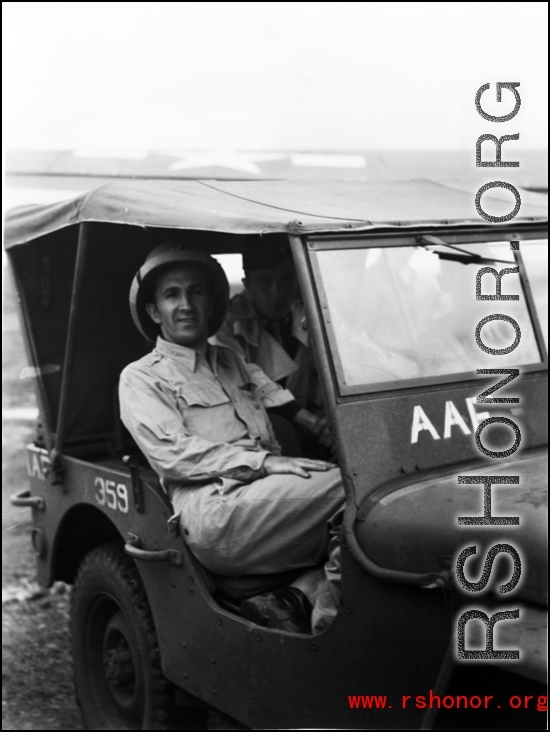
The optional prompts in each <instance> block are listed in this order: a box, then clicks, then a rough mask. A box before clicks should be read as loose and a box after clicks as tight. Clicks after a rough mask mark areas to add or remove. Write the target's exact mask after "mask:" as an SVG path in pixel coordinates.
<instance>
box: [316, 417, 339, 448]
mask: <svg viewBox="0 0 550 732" xmlns="http://www.w3.org/2000/svg"><path fill="white" fill-rule="evenodd" d="M313 434H314V435H315V437H316V439H317V442H318V443H319V444H320V445H322V446H323V447H326V448H327V449H328V450H331V451H332V450H333V449H334V438H333V437H332V432H331V431H330V428H329V426H328V420H327V418H326V417H317V422H316V424H315V427H314V429H313Z"/></svg>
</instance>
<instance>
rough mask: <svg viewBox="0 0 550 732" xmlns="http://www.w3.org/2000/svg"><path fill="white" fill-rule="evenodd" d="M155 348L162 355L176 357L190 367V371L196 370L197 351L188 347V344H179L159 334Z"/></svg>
mask: <svg viewBox="0 0 550 732" xmlns="http://www.w3.org/2000/svg"><path fill="white" fill-rule="evenodd" d="M155 350H156V351H158V353H160V354H161V356H168V357H169V358H174V359H176V360H177V361H179V362H180V363H182V364H183V365H184V366H185V367H186V368H188V369H189V371H193V372H194V371H195V366H196V363H197V351H195V350H193V349H192V348H187V346H178V344H177V343H171V342H170V341H165V340H164V338H161V337H160V336H158V338H157V342H156V345H155Z"/></svg>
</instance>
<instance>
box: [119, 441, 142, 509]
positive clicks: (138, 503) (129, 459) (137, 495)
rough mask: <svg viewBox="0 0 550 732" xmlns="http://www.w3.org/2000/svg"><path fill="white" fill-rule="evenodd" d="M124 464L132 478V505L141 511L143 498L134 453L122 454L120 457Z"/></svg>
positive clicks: (137, 463) (136, 459)
mask: <svg viewBox="0 0 550 732" xmlns="http://www.w3.org/2000/svg"><path fill="white" fill-rule="evenodd" d="M122 462H123V463H124V465H127V466H128V467H129V468H130V476H131V478H132V493H133V497H134V506H135V508H136V511H139V513H143V512H144V510H145V505H144V500H143V486H142V484H141V477H140V474H139V461H138V458H137V457H136V456H135V455H124V457H123V458H122Z"/></svg>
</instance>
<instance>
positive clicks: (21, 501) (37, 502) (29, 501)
mask: <svg viewBox="0 0 550 732" xmlns="http://www.w3.org/2000/svg"><path fill="white" fill-rule="evenodd" d="M10 503H11V505H12V506H21V507H24V508H36V509H37V510H38V511H45V510H46V501H45V500H44V499H43V498H40V496H32V495H31V492H30V490H29V489H28V488H25V489H24V490H22V491H19V492H18V493H14V494H13V495H12V496H10Z"/></svg>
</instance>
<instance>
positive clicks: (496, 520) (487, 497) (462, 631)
mask: <svg viewBox="0 0 550 732" xmlns="http://www.w3.org/2000/svg"><path fill="white" fill-rule="evenodd" d="M518 86H519V82H508V83H502V82H499V83H498V84H497V90H496V91H497V101H498V102H500V101H501V94H502V89H503V88H505V89H509V90H510V91H511V92H513V94H514V97H515V106H514V109H513V110H512V111H511V112H509V113H508V114H506V115H502V116H500V117H494V116H491V115H488V114H486V113H485V112H484V111H483V109H482V108H481V96H482V94H483V92H484V91H486V90H487V89H489V84H484V85H483V86H482V87H480V89H478V92H477V95H476V100H475V103H476V108H477V110H478V112H479V114H480V115H481V116H482V117H483V118H484V119H486V120H488V121H490V122H497V123H498V122H505V121H507V120H510V119H513V118H514V117H515V116H516V114H517V113H518V112H519V109H520V106H521V99H520V96H519V92H518V90H517V87H518ZM518 139H519V133H517V134H513V135H505V136H503V137H501V138H500V139H497V138H496V137H495V136H494V135H491V134H485V135H482V136H481V137H479V138H478V141H477V143H476V165H477V166H478V167H519V163H518V162H515V161H514V162H503V161H502V157H501V156H502V151H501V147H502V144H503V142H505V141H507V140H518ZM485 140H491V141H492V142H494V143H495V144H496V146H497V148H496V162H495V163H484V162H482V161H481V145H482V143H483V142H484V141H485ZM491 188H506V189H508V190H509V191H511V192H512V193H513V195H514V198H515V206H514V209H513V210H512V211H511V212H510V213H509V214H507V215H506V216H498V217H497V216H489V215H488V214H487V213H486V212H485V211H484V210H483V208H482V207H481V196H482V195H483V193H484V192H485V191H486V190H489V189H491ZM475 206H476V209H477V212H478V213H479V215H480V216H481V217H482V218H483V219H485V220H486V221H490V222H492V223H500V222H504V221H509V220H510V219H513V218H514V217H515V216H516V215H517V214H518V212H519V209H520V206H521V198H520V196H519V193H518V191H517V190H516V189H515V188H514V186H512V185H510V184H509V183H505V182H502V181H493V182H491V183H487V184H485V185H483V186H482V187H481V188H480V189H479V191H478V192H477V195H476V199H475ZM510 249H511V250H512V251H514V250H518V249H519V241H512V242H511V243H510ZM515 273H519V267H508V268H505V269H501V270H500V272H499V271H497V270H496V269H494V268H493V267H483V268H482V269H480V270H479V271H478V272H477V275H476V283H475V289H476V300H491V301H495V302H499V301H502V300H519V299H520V295H519V293H514V294H512V295H503V294H502V279H503V277H505V276H506V275H508V274H515ZM487 276H489V277H491V276H492V277H494V286H495V292H494V294H490V295H482V294H481V280H482V278H483V277H487ZM494 320H496V321H499V320H500V321H505V322H507V323H508V324H510V325H511V326H512V327H513V329H514V336H515V337H514V340H513V342H512V343H510V344H509V345H507V346H506V347H505V348H499V349H496V348H490V347H489V346H487V345H486V343H484V341H483V338H482V330H483V326H484V325H486V324H487V323H489V322H491V321H494ZM474 337H475V341H476V343H477V345H478V347H479V348H480V349H481V350H482V351H483V352H484V353H489V354H491V355H492V356H495V357H497V358H498V357H499V356H503V355H505V354H508V353H512V352H513V351H514V350H515V349H516V348H517V347H518V345H519V343H520V341H521V328H520V325H519V324H518V323H517V322H516V321H515V320H514V319H513V318H511V317H509V316H508V315H504V314H502V313H496V314H494V315H489V316H488V317H484V318H482V319H481V320H480V321H479V323H478V324H477V326H476V328H475V333H474ZM495 365H497V364H495ZM477 374H478V375H480V376H486V375H495V376H497V375H507V376H506V378H504V379H501V380H500V381H499V382H498V383H497V384H495V385H493V386H491V387H490V388H489V389H486V390H485V391H483V392H482V393H481V394H480V395H479V396H478V397H477V400H476V401H477V403H478V404H517V403H518V402H519V398H518V397H492V396H489V395H490V394H493V393H494V392H495V391H497V390H498V389H500V388H501V387H502V386H504V385H505V384H508V383H509V382H510V381H512V380H514V379H516V378H518V376H519V369H502V368H495V369H477ZM493 424H501V425H506V427H507V428H509V429H510V430H511V432H512V433H513V436H514V437H515V439H514V443H513V445H512V446H511V447H509V448H508V449H506V450H492V449H490V448H488V447H487V446H486V445H484V444H483V442H482V435H483V431H484V430H485V429H486V428H487V427H489V426H490V425H493ZM520 443H521V431H520V429H519V427H518V425H517V424H516V423H515V422H514V421H513V420H511V419H509V418H508V417H491V416H489V415H487V417H486V418H485V419H483V421H482V422H481V423H480V424H479V425H478V426H477V429H476V431H475V444H476V446H477V448H478V450H479V451H480V452H481V453H483V455H485V456H486V457H488V458H491V459H501V458H506V457H508V456H510V455H513V454H514V453H515V452H516V450H517V449H518V448H519V446H520ZM519 482H520V477H519V476H518V475H486V474H485V475H459V476H458V485H459V486H461V485H480V486H483V506H484V510H483V516H460V517H458V523H459V525H461V526H466V527H468V526H480V525H481V526H495V525H497V526H502V527H506V526H518V525H519V522H520V517H519V516H493V515H492V502H491V499H492V495H491V491H492V488H493V486H494V485H499V486H517V485H519ZM476 552H477V547H476V546H475V545H472V546H468V547H466V548H464V549H463V550H462V551H461V552H460V554H459V555H458V558H457V561H456V576H457V579H458V582H459V584H460V585H461V586H462V588H463V589H464V590H466V592H482V591H483V590H484V589H485V588H486V587H487V584H488V583H489V578H490V574H491V571H492V568H493V562H494V560H495V558H496V557H497V556H498V555H499V554H501V553H505V554H508V555H509V556H510V557H511V558H512V562H513V569H512V574H511V577H510V579H509V581H508V582H506V583H504V584H501V585H500V587H499V589H498V592H499V593H500V594H507V593H508V592H512V590H514V589H515V588H516V587H517V585H518V583H519V581H520V579H521V558H520V556H519V553H518V552H517V550H516V549H515V548H514V547H513V546H512V545H511V544H507V543H498V544H495V545H494V546H492V547H491V548H490V549H489V550H488V552H487V555H486V557H485V563H484V567H483V571H482V574H481V577H480V579H479V581H477V582H471V581H469V580H467V579H466V576H465V574H464V565H465V563H466V560H467V559H468V557H470V556H472V555H475V554H476ZM519 617H520V611H519V608H515V609H514V610H506V611H503V612H496V613H493V614H492V615H491V617H489V616H488V615H487V614H486V613H484V612H483V611H482V610H477V609H471V610H467V611H466V612H464V613H462V615H461V616H460V617H459V618H458V621H457V655H458V658H459V659H460V660H513V659H519V650H500V651H495V650H494V638H493V633H494V627H495V625H496V623H498V622H499V621H501V620H517V619H518V618H519ZM474 619H477V620H481V621H482V622H483V623H484V624H485V634H486V647H485V649H484V650H469V651H467V650H466V625H467V623H468V622H469V621H470V620H474Z"/></svg>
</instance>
